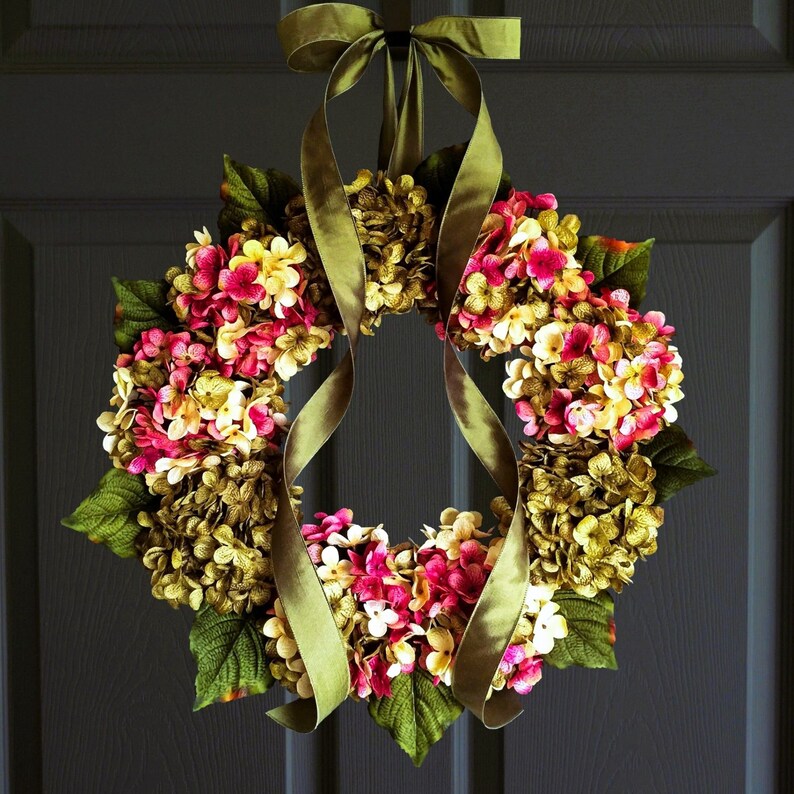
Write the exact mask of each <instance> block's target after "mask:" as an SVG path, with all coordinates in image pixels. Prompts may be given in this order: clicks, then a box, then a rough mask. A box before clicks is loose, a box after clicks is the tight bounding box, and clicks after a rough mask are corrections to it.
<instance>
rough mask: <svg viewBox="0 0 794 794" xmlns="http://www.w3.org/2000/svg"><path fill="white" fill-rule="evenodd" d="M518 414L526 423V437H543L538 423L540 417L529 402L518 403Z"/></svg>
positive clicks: (521, 401) (520, 401)
mask: <svg viewBox="0 0 794 794" xmlns="http://www.w3.org/2000/svg"><path fill="white" fill-rule="evenodd" d="M516 414H517V415H518V418H519V419H520V420H521V421H522V422H525V424H524V433H525V434H526V435H528V436H537V437H538V438H540V437H541V436H542V435H543V431H542V428H541V425H540V422H538V419H539V417H538V415H537V414H536V413H535V409H534V408H533V407H532V405H531V404H530V402H529V400H519V401H518V402H517V403H516Z"/></svg>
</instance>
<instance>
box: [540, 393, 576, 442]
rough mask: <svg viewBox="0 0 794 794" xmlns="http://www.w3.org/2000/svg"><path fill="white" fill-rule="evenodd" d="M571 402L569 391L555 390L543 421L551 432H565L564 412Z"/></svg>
mask: <svg viewBox="0 0 794 794" xmlns="http://www.w3.org/2000/svg"><path fill="white" fill-rule="evenodd" d="M572 401H573V395H572V394H571V391H570V389H555V390H554V391H553V392H552V394H551V402H550V403H549V407H548V408H547V409H546V413H545V414H543V419H544V421H545V422H546V424H547V425H549V427H550V428H551V430H552V432H556V433H560V432H565V429H564V428H565V411H566V409H567V408H568V406H569V405H570V404H571V402H572Z"/></svg>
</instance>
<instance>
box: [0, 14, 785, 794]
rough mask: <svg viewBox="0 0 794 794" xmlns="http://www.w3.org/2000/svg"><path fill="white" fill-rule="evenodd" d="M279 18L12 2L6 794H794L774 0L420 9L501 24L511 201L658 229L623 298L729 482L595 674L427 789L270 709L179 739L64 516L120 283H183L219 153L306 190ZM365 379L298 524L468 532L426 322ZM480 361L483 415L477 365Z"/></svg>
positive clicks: (361, 750)
mask: <svg viewBox="0 0 794 794" xmlns="http://www.w3.org/2000/svg"><path fill="white" fill-rule="evenodd" d="M296 5H299V3H293V2H291V0H282V2H281V3H277V2H272V0H268V1H267V2H264V1H263V0H258V1H257V2H254V1H253V0H237V2H234V3H232V2H228V3H218V2H214V1H213V0H193V2H183V0H158V1H157V2H155V1H154V0H146V1H145V2H144V1H143V0H139V1H138V2H129V1H128V0H102V1H101V2H100V1H99V0H78V1H77V2H71V3H59V2H55V1H54V0H2V2H0V22H1V23H2V61H1V64H2V67H1V68H2V75H0V102H2V105H1V107H2V112H1V113H0V151H2V161H1V164H0V212H2V251H3V278H2V303H1V304H0V310H2V314H3V322H2V332H3V340H2V342H3V348H2V350H3V359H4V372H3V391H2V401H3V417H4V421H3V451H4V457H3V461H4V473H5V476H4V480H3V492H2V493H3V519H4V531H5V545H4V547H3V555H4V557H3V559H4V564H3V565H2V566H0V575H2V576H3V578H4V585H5V593H6V599H5V617H6V622H5V634H4V636H3V640H4V644H3V646H2V654H0V659H2V662H3V664H4V674H5V675H4V678H3V683H4V686H3V688H2V693H3V697H4V702H3V707H4V708H3V712H2V713H3V718H4V720H5V722H4V724H5V727H6V729H7V730H6V731H5V734H4V735H5V737H6V741H5V743H4V744H3V745H2V746H1V747H0V754H2V759H3V762H4V763H3V769H4V773H5V776H4V778H3V781H4V784H5V786H6V790H12V791H14V792H36V791H39V790H44V791H47V792H75V793H76V794H82V792H191V794H199V793H200V792H221V791H224V792H225V791H236V792H280V791H286V792H290V794H299V793H300V794H304V793H306V794H310V792H314V791H328V792H336V791H339V792H348V791H354V792H370V791H382V792H392V791H393V792H398V791H399V792H403V791H412V792H416V794H430V793H431V792H432V793H433V794H440V793H442V792H454V793H455V794H464V792H474V791H489V792H490V791H495V792H498V791H505V792H542V793H543V794H563V793H565V794H585V793H587V794H607V792H609V794H612V793H613V792H615V793H619V794H629V793H631V794H645V793H646V792H658V793H659V794H662V793H663V794H682V793H683V792H697V793H698V794H700V793H701V792H702V793H708V794H710V793H711V792H715V793H720V794H721V793H722V792H731V793H732V792H743V791H746V792H753V793H756V792H757V793H758V794H766V793H767V792H772V791H776V790H780V791H792V790H794V778H792V777H791V776H790V775H791V767H790V756H789V753H790V748H791V744H790V740H791V738H792V736H791V733H792V731H791V726H792V713H791V710H790V707H789V705H788V700H787V696H788V695H789V694H790V693H791V691H792V678H791V673H790V672H789V670H790V669H791V665H790V663H791V661H792V659H791V654H790V646H791V640H790V629H791V611H790V606H791V605H790V604H789V603H788V602H787V601H786V600H785V598H784V596H785V595H786V593H790V592H791V588H790V587H789V588H788V590H785V591H784V589H783V587H782V585H783V581H782V580H783V577H784V576H787V575H788V573H789V571H790V564H791V562H794V553H793V545H792V541H791V537H790V535H787V534H784V533H783V531H782V530H783V529H784V526H786V524H785V523H784V522H786V520H787V518H788V516H787V514H786V512H784V510H785V508H787V507H788V500H786V501H784V496H788V495H789V494H788V492H787V488H784V485H785V486H787V487H790V484H791V474H792V469H791V453H790V449H791V441H792V420H791V416H792V414H791V411H788V412H787V411H785V410H784V407H785V405H786V404H787V403H788V400H789V395H788V392H787V388H786V387H788V389H791V387H792V386H794V384H792V381H791V373H790V367H786V366H785V363H786V362H790V361H791V352H790V351H791V346H792V343H794V339H793V338H792V335H791V332H790V330H787V328H789V327H790V323H788V324H787V323H786V322H785V318H786V317H788V318H789V319H790V310H791V306H792V304H791V297H790V296H791V291H792V288H794V283H793V282H792V278H791V272H792V264H793V263H792V259H791V239H792V238H791V221H790V218H791V215H790V206H791V201H792V196H794V154H792V151H793V150H792V147H791V130H792V129H794V103H792V99H794V92H793V91H792V89H794V76H793V75H792V64H791V61H790V59H789V58H790V54H791V50H790V47H791V42H790V36H789V31H790V27H789V21H788V20H789V16H788V5H789V4H788V3H786V2H784V0H687V1H686V2H685V1H684V0H667V1H666V2H652V1H651V0H642V1H641V2H638V0H592V2H589V3H580V2H574V0H557V2H548V1H547V0H534V2H529V0H506V2H501V3H500V2H490V1H489V2H486V1H485V0H483V2H477V1H476V0H473V1H472V2H466V0H450V1H449V2H443V1H442V0H432V1H431V0H428V1H427V2H415V3H414V4H413V5H414V18H415V21H421V20H423V19H426V18H428V17H430V16H434V15H435V14H438V13H445V12H446V13H448V12H450V11H451V12H456V13H461V12H462V13H469V12H474V13H500V12H501V13H506V14H508V15H520V16H523V19H524V27H523V57H522V60H521V62H520V63H515V62H511V63H506V64H500V65H496V66H495V65H493V64H487V63H486V64H481V69H482V72H483V75H484V82H485V88H486V94H487V97H488V102H489V106H490V108H491V112H492V116H493V117H494V120H495V126H496V130H497V133H498V135H499V137H500V140H501V143H502V146H503V149H504V151H505V160H506V165H507V168H508V170H509V171H510V172H511V174H512V176H513V180H514V183H515V184H517V185H519V186H521V187H523V188H525V189H529V190H532V191H533V192H543V191H553V192H555V193H556V194H557V195H558V197H559V199H560V204H561V206H562V208H563V209H564V210H566V211H572V212H577V213H578V214H579V215H580V216H581V217H582V219H583V223H584V229H585V231H589V232H590V233H605V234H610V235H612V236H615V237H619V238H622V239H629V240H631V239H644V238H646V237H649V236H652V235H653V236H655V237H656V238H657V246H656V249H655V253H654V262H653V267H652V273H651V288H650V293H649V296H648V301H647V304H648V305H649V306H653V307H658V308H660V309H662V310H664V311H665V312H666V313H667V315H668V317H669V318H671V320H672V321H673V322H674V323H675V325H676V326H678V328H679V336H678V342H679V346H680V348H681V350H682V353H683V357H684V362H685V371H686V375H687V379H686V382H685V387H686V393H687V397H686V400H685V402H684V403H683V406H682V409H681V421H682V424H683V426H684V427H685V428H687V430H688V432H689V434H690V435H691V436H692V437H694V438H695V439H696V441H697V443H698V447H699V450H700V452H701V453H702V455H703V457H704V458H706V459H707V460H708V461H709V462H710V463H712V464H713V465H714V466H715V467H716V468H717V469H718V470H719V476H718V477H716V478H713V479H711V480H708V481H706V482H704V483H701V484H699V485H697V486H696V487H693V488H691V489H689V490H687V491H685V492H684V493H683V494H681V495H680V496H679V497H678V498H677V499H676V500H675V501H674V502H673V503H672V504H671V506H670V507H669V510H668V512H667V520H666V523H665V525H664V527H663V532H662V534H661V536H660V549H659V552H658V554H657V555H656V556H655V558H653V559H652V561H651V562H650V563H649V564H647V565H642V566H640V568H639V570H638V571H637V576H636V583H635V584H634V585H632V586H631V587H630V588H629V589H628V591H627V592H626V593H624V595H623V596H621V597H620V598H619V599H618V601H617V611H616V619H617V631H618V641H617V646H616V651H617V655H618V661H619V664H620V670H619V671H618V672H611V671H586V670H582V671H580V670H566V671H556V670H550V671H547V673H546V676H545V677H544V680H543V681H542V683H541V684H540V685H539V686H538V687H537V688H536V689H535V691H534V692H533V693H532V694H531V695H530V696H528V697H527V698H526V700H525V705H526V711H525V713H524V714H523V716H521V717H520V718H519V719H518V720H517V721H516V722H515V723H513V724H512V725H510V726H509V727H508V728H507V729H506V730H505V731H503V732H494V733H491V732H486V731H485V730H484V729H482V728H481V727H479V726H478V725H477V724H476V723H475V722H474V721H473V720H471V719H468V718H464V719H461V720H460V721H459V722H458V723H457V724H456V725H455V726H454V727H453V729H452V730H451V732H450V735H448V736H447V737H446V738H445V740H444V741H443V742H441V743H440V744H438V745H437V746H436V747H435V748H434V749H433V750H431V753H430V755H429V757H428V759H427V761H426V762H425V765H424V766H423V767H422V768H421V769H419V770H416V769H414V768H413V766H412V765H411V763H410V761H409V759H408V758H407V757H406V756H405V755H404V754H403V753H402V752H401V751H400V750H399V749H398V748H397V747H396V746H395V745H393V743H392V741H391V739H390V738H389V736H388V735H387V734H386V733H385V732H384V731H382V730H381V729H380V728H378V727H376V726H375V725H374V724H373V723H372V722H371V721H370V719H369V717H368V715H367V713H366V709H365V708H364V707H363V706H361V705H358V706H357V705H356V704H353V703H350V702H348V703H346V704H345V705H344V706H343V707H342V708H341V709H340V710H339V711H338V713H337V714H335V715H334V716H333V717H331V718H330V719H328V720H327V721H326V723H324V724H323V725H322V727H321V728H320V730H318V731H317V732H316V733H315V734H312V735H309V736H298V735H293V734H287V733H285V732H284V731H283V730H281V729H280V728H278V727H277V726H276V725H275V724H273V723H272V722H270V721H269V720H268V718H267V717H266V716H265V711H266V710H267V708H269V707H271V706H273V705H274V704H276V703H277V702H278V701H279V699H280V698H282V697H283V695H282V692H281V691H280V690H279V688H278V687H276V688H275V689H273V690H271V692H269V693H268V694H267V695H264V696H259V697H252V698H248V699H245V700H241V701H239V702H235V703H230V704H225V705H218V706H214V707H212V708H209V709H205V710H203V711H201V712H199V713H196V714H194V713H192V711H191V705H192V700H193V692H192V685H193V682H192V679H193V674H194V669H193V664H192V660H191V657H190V654H189V651H188V644H187V635H188V630H189V626H190V620H191V614H190V613H189V612H188V611H187V610H183V611H180V612H175V611H172V610H170V609H168V608H167V607H166V606H165V605H164V604H162V603H160V602H156V601H154V600H153V599H152V598H151V596H150V595H149V588H148V586H147V576H146V574H145V572H144V571H143V570H142V569H141V567H140V566H138V565H136V564H134V563H132V562H129V561H123V560H120V559H117V558H115V557H114V556H113V555H112V554H110V553H108V552H105V551H104V550H100V549H96V548H93V547H92V546H91V545H90V544H89V543H87V542H86V541H85V539H84V538H82V537H81V536H79V535H77V534H76V533H72V532H69V531H68V530H66V529H64V528H63V527H62V526H61V525H60V524H59V519H60V517H61V516H62V515H64V514H65V513H67V512H68V511H69V510H71V509H72V508H73V507H74V505H75V504H76V503H77V502H78V501H79V500H80V499H81V498H82V497H83V496H84V495H85V494H86V493H87V492H88V491H89V490H90V489H91V487H93V485H94V484H95V483H96V481H97V479H98V478H99V476H100V475H101V474H102V472H103V471H104V470H105V468H106V461H105V459H104V456H103V453H102V450H101V446H100V441H101V438H100V434H99V431H98V430H97V428H96V427H95V425H94V417H95V416H96V415H97V413H98V412H99V411H100V410H103V406H104V405H105V403H106V400H107V395H108V392H109V386H110V376H109V373H110V366H111V363H112V361H113V357H114V348H113V344H112V338H111V333H110V320H111V314H112V310H113V303H114V299H113V297H112V292H111V289H110V282H109V279H110V276H111V275H115V274H118V275H122V276H124V277H127V278H153V277H157V276H159V275H160V274H161V273H162V272H163V271H164V269H165V268H166V267H167V266H169V265H171V264H175V263H177V262H178V261H179V259H180V256H181V255H180V250H183V249H182V246H183V245H184V243H185V242H186V241H188V240H189V239H190V236H191V234H192V230H193V229H194V228H200V227H201V226H202V225H204V224H207V225H211V224H212V221H213V220H214V218H215V215H216V213H217V210H218V201H217V200H216V195H217V186H218V182H219V174H220V163H221V155H222V153H223V152H228V153H230V154H231V155H232V156H233V157H234V158H235V159H237V160H240V161H243V162H248V163H251V164H253V165H259V166H263V167H273V166H275V167H278V168H281V169H283V170H286V171H289V172H291V173H293V174H297V173H298V151H299V140H300V137H299V136H300V133H301V130H302V127H303V125H304V123H305V122H306V120H307V119H308V116H309V114H310V113H311V112H312V111H313V109H314V107H315V106H316V104H317V103H318V102H319V99H320V95H321V88H322V85H323V81H324V78H323V77H321V76H314V77H308V76H298V75H293V74H291V73H289V72H288V71H287V69H286V68H285V66H284V65H283V61H282V56H281V53H280V50H279V48H278V45H277V41H276V36H275V32H274V24H275V22H276V21H277V19H278V17H279V15H280V13H282V12H284V11H287V10H290V9H291V8H293V7H295V6H296ZM376 5H377V4H376ZM378 69H379V67H375V68H374V69H373V70H372V71H373V73H372V74H371V75H369V76H368V77H367V78H366V79H365V80H364V81H363V83H362V85H361V86H360V87H359V89H357V90H356V91H355V92H352V93H351V95H349V96H347V97H345V98H344V99H343V100H341V101H339V103H338V107H336V108H334V109H333V112H332V119H331V121H332V129H333V131H334V133H333V134H334V140H335V141H336V142H337V147H338V152H339V154H340V161H341V166H342V171H343V174H344V175H346V176H349V177H352V175H353V173H354V171H355V169H356V168H358V167H362V166H371V165H372V164H373V161H374V152H375V142H376V138H377V127H378V121H379V120H378V108H379V100H378V96H379V92H380V77H379V75H378V74H377V72H378ZM427 88H428V91H427V93H428V107H429V113H428V115H429V119H428V125H429V128H428V141H427V145H428V151H430V150H432V149H435V148H438V147H439V146H441V145H447V144H449V143H453V142H457V141H460V140H464V139H466V138H467V137H468V135H469V134H470V133H469V130H470V121H469V120H468V119H467V118H465V117H464V116H463V115H462V114H460V113H458V112H457V111H456V110H455V109H454V108H453V107H452V106H451V101H450V100H449V98H448V97H447V96H446V95H445V93H444V92H443V90H442V89H441V88H440V87H439V86H438V85H436V84H435V83H434V81H432V80H428V81H427ZM353 133H354V134H353ZM365 143H366V146H365V145H364V144H365ZM787 312H789V314H787ZM361 359H362V360H361V380H360V385H359V387H358V390H357V392H356V396H355V404H354V406H353V408H352V410H351V411H350V413H349V415H348V417H347V418H346V420H345V421H344V423H343V425H342V427H341V428H340V430H339V432H338V434H337V436H336V437H335V438H334V441H333V444H332V446H331V448H330V449H329V450H328V451H327V452H326V454H325V456H324V458H323V459H322V460H320V461H319V462H317V463H315V464H314V465H313V466H312V468H311V470H310V471H309V472H308V473H307V474H306V475H305V477H304V478H303V484H304V485H305V486H306V488H307V493H306V507H307V508H308V510H312V511H314V510H321V509H324V510H333V509H336V508H337V507H341V506H343V505H349V506H351V507H353V508H354V509H355V511H356V514H357V517H358V518H359V519H360V520H361V521H364V522H366V521H377V520H381V519H382V520H384V521H385V522H386V525H387V527H388V528H389V530H390V532H391V533H392V537H393V538H396V539H397V540H403V539H406V538H407V537H408V536H409V535H410V536H413V537H416V535H417V531H418V530H419V529H420V528H421V524H422V522H424V521H427V520H430V519H432V517H434V516H435V515H437V514H438V513H439V511H440V510H441V509H442V508H443V507H445V506H446V505H447V504H453V503H454V504H456V505H458V506H461V507H463V506H470V507H479V508H480V509H482V510H485V509H486V508H487V501H488V499H489V497H490V496H492V495H493V492H492V488H491V486H490V483H489V482H487V480H486V477H485V475H484V474H483V473H482V472H481V470H480V469H479V468H478V467H477V466H476V465H475V464H474V463H473V462H472V461H471V460H470V459H469V457H468V456H467V454H466V452H465V451H464V446H463V443H462V441H461V440H460V438H459V436H458V434H457V430H455V429H453V423H452V420H451V418H449V412H448V409H447V407H446V402H445V398H444V396H443V385H442V378H441V369H440V368H441V350H440V347H439V345H438V343H437V341H436V340H435V338H434V334H433V333H432V330H431V329H430V328H429V327H427V326H426V325H424V324H423V322H422V321H421V320H420V319H419V318H417V317H413V316H411V317H401V318H387V320H386V321H385V322H384V327H383V328H382V330H381V331H380V332H379V333H378V334H377V335H376V336H375V338H374V339H372V340H365V344H364V349H363V351H362V357H361ZM318 369H319V367H318ZM477 369H478V377H479V378H480V380H481V382H482V383H483V384H484V388H486V389H487V390H490V394H491V395H492V396H493V397H494V400H497V401H498V399H499V397H500V392H499V382H500V379H501V372H500V371H498V370H499V369H500V365H499V364H498V363H494V364H491V365H490V366H482V367H478V368H477ZM321 375H322V373H320V372H315V373H314V374H309V373H306V375H305V377H304V378H301V379H296V387H295V388H294V389H293V393H292V394H291V398H292V399H293V400H294V401H296V402H297V403H300V402H301V401H302V400H303V399H305V394H306V393H307V392H308V391H309V390H311V389H312V388H313V387H315V386H316V383H317V379H318V378H320V377H321ZM313 378H314V381H312V379H313ZM390 412H397V413H399V414H401V415H403V416H404V417H411V418H412V421H411V422H410V423H407V425H405V426H407V427H409V428H410V433H402V434H399V435H398V434H396V433H394V432H393V431H392V427H391V425H390V423H389V421H388V417H389V413H390ZM511 429H512V431H513V434H514V435H515V436H516V437H517V436H518V427H517V425H516V424H515V422H512V423H511ZM778 726H779V727H778ZM778 748H783V750H784V752H779V750H778ZM784 762H787V763H788V766H787V765H786V764H785V763H784Z"/></svg>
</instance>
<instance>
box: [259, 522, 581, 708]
mask: <svg viewBox="0 0 794 794" xmlns="http://www.w3.org/2000/svg"><path fill="white" fill-rule="evenodd" d="M316 518H318V519H319V523H318V524H304V526H303V535H304V538H305V539H306V542H307V544H308V546H309V553H310V555H311V557H312V559H313V560H314V562H315V565H316V566H317V573H318V575H319V577H320V579H321V580H322V582H323V587H324V589H325V592H326V595H327V597H328V600H329V602H330V604H331V606H332V609H333V613H334V617H335V619H336V624H337V626H338V627H339V629H340V631H341V633H342V636H343V637H344V638H345V641H346V642H347V645H348V658H349V664H350V677H351V696H353V697H356V698H366V697H368V696H369V695H370V694H374V695H375V697H388V696H390V695H391V684H390V681H391V679H393V678H394V677H395V676H397V675H399V674H400V673H411V672H413V670H414V669H415V667H416V666H417V665H418V666H419V667H420V668H422V669H423V670H426V671H427V672H428V673H430V674H431V675H432V676H433V680H434V682H435V683H436V684H438V683H439V682H443V683H445V684H449V683H450V682H451V675H452V668H453V666H454V664H455V656H456V653H457V649H458V646H459V644H460V641H461V638H462V636H463V632H464V631H465V629H466V625H467V623H468V620H469V618H470V617H471V614H472V611H473V610H474V606H475V604H476V603H477V600H478V598H479V597H480V594H481V592H482V589H483V587H484V585H485V582H486V580H487V578H488V575H489V573H490V571H491V569H492V568H493V564H494V562H495V559H496V554H497V553H498V550H499V546H500V544H501V538H500V537H498V536H496V537H494V536H492V534H491V533H490V532H485V531H483V530H482V528H481V527H482V515H480V513H476V512H470V511H461V512H459V511H457V510H455V509H453V508H448V509H447V510H445V511H444V512H443V513H442V514H441V518H440V526H439V528H438V529H432V528H431V527H428V526H426V527H425V529H424V534H425V537H426V540H425V541H424V543H422V544H421V545H417V544H413V543H404V544H402V545H400V546H395V547H391V546H390V545H389V537H388V535H387V533H386V532H385V530H384V529H383V527H382V526H378V527H362V526H359V525H358V524H355V523H354V522H353V513H352V511H350V510H347V509H342V510H338V511H337V512H336V513H333V514H330V515H328V514H325V513H318V514H317V515H316ZM556 589H557V588H556V586H554V585H550V584H546V583H543V584H541V585H539V586H532V587H530V588H529V590H528V592H527V596H526V599H525V609H524V612H523V613H522V616H521V619H520V621H519V624H518V626H517V628H516V631H515V634H514V636H513V638H512V641H511V643H510V645H509V647H508V649H507V651H506V653H505V655H504V658H503V660H502V663H501V665H500V668H499V671H498V673H497V675H496V677H495V679H494V681H493V688H494V689H501V688H503V687H505V686H507V687H508V688H510V689H515V690H516V691H517V692H519V693H521V694H526V693H528V692H529V691H530V690H531V689H532V687H533V685H534V684H535V683H537V681H538V680H540V676H541V669H542V659H541V656H542V655H543V654H547V653H549V652H550V651H551V650H552V648H553V646H554V642H555V640H556V639H560V638H562V637H565V636H566V634H567V625H566V622H565V619H564V618H563V617H562V616H561V615H558V614H556V613H557V611H558V609H559V607H558V605H557V604H556V603H554V602H552V600H551V599H552V596H553V594H554V592H555V591H556ZM271 613H272V617H270V618H268V619H267V620H264V621H263V624H262V631H263V632H264V634H265V635H266V636H267V637H268V638H269V641H268V645H267V650H268V653H269V654H270V656H271V657H272V661H271V665H270V666H271V671H272V673H273V675H274V676H275V677H276V678H278V679H280V680H281V681H282V683H284V684H285V685H286V686H288V687H289V688H290V689H292V690H293V691H295V692H297V694H298V695H299V696H301V697H309V696H311V687H310V684H309V681H308V677H307V676H306V674H305V667H304V665H303V662H302V660H301V659H300V655H299V649H298V646H297V644H296V643H295V640H294V638H293V636H292V633H291V630H290V626H289V623H288V621H287V619H286V617H285V615H284V612H283V609H282V608H281V604H280V602H279V601H278V600H277V601H276V602H275V604H274V606H273V608H272V610H271Z"/></svg>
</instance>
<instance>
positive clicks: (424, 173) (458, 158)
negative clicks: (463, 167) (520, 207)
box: [414, 143, 512, 207]
mask: <svg viewBox="0 0 794 794" xmlns="http://www.w3.org/2000/svg"><path fill="white" fill-rule="evenodd" d="M466 145H467V144H466V143H456V144H455V145H454V146H447V147H446V148H445V149H439V150H438V151H437V152H433V154H431V155H430V156H429V157H428V158H427V159H426V160H424V161H422V162H421V163H419V165H418V166H417V167H416V170H415V171H414V179H415V180H416V183H417V184H418V185H421V186H422V187H423V188H424V189H425V190H427V196H428V199H429V201H430V203H431V204H435V205H436V207H442V206H443V205H444V204H446V203H447V199H448V198H449V194H450V191H451V190H452V185H453V183H454V182H455V177H456V176H457V175H458V171H460V164H461V163H462V162H463V155H464V154H465V153H466ZM511 185H512V182H511V180H510V175H509V174H508V173H507V172H506V171H502V179H501V181H500V182H499V189H498V190H497V191H496V197H495V198H496V200H497V201H498V200H501V199H505V198H507V194H508V192H509V190H510V187H511Z"/></svg>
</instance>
